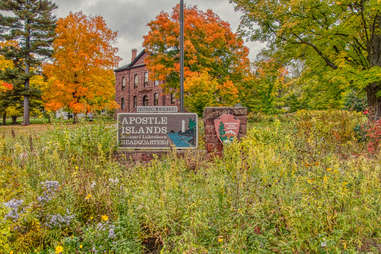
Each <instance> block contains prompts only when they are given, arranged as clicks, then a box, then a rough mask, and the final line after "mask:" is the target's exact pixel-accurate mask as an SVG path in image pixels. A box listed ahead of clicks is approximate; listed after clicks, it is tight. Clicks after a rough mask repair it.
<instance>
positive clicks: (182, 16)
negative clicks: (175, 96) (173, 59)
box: [180, 0, 184, 112]
mask: <svg viewBox="0 0 381 254" xmlns="http://www.w3.org/2000/svg"><path fill="white" fill-rule="evenodd" d="M180 112H184V0H180Z"/></svg>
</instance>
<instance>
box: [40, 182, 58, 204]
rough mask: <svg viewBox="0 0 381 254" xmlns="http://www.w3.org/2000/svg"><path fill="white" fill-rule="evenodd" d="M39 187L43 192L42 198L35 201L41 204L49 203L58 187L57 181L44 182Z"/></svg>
mask: <svg viewBox="0 0 381 254" xmlns="http://www.w3.org/2000/svg"><path fill="white" fill-rule="evenodd" d="M41 185H42V186H43V189H44V192H43V193H42V196H39V197H37V200H38V201H39V202H41V203H46V202H49V201H50V200H51V199H52V198H53V197H52V196H53V195H54V194H55V193H56V191H57V190H58V188H59V186H60V185H59V183H58V182H57V181H45V182H42V183H41Z"/></svg>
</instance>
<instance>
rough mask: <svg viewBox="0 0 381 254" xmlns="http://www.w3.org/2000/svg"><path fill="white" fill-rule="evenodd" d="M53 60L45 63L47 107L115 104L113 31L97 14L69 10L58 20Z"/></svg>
mask: <svg viewBox="0 0 381 254" xmlns="http://www.w3.org/2000/svg"><path fill="white" fill-rule="evenodd" d="M56 33H57V37H56V39H55V41H54V43H53V47H54V54H53V58H54V62H53V63H52V64H47V65H45V66H44V73H45V74H46V76H47V77H48V78H49V84H48V87H47V88H46V90H45V91H44V95H43V99H44V101H45V107H46V109H48V110H52V111H56V110H59V109H62V108H65V109H66V110H70V111H72V112H73V113H74V114H77V113H86V112H90V111H95V110H103V109H112V108H115V107H117V104H116V102H115V101H114V93H115V90H114V83H115V81H114V73H113V68H114V67H116V66H117V64H118V62H119V60H120V59H119V57H117V56H116V53H117V48H114V47H112V45H111V43H113V42H114V41H115V38H116V36H117V33H116V32H113V31H111V30H110V29H109V28H108V27H107V25H106V23H105V21H104V19H103V18H102V17H100V16H97V17H86V16H85V15H84V14H82V13H81V12H79V13H74V14H73V13H70V14H69V15H68V16H67V17H66V18H61V19H59V20H58V23H57V28H56Z"/></svg>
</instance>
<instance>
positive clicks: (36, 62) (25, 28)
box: [0, 0, 57, 125]
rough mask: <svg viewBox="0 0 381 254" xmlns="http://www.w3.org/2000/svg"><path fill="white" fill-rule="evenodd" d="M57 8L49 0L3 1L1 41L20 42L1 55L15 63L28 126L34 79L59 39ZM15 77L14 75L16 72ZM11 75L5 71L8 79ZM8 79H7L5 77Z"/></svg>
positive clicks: (6, 48) (4, 48) (0, 23)
mask: <svg viewBox="0 0 381 254" xmlns="http://www.w3.org/2000/svg"><path fill="white" fill-rule="evenodd" d="M56 8H57V6H56V5H55V4H54V3H52V1H49V0H1V2H0V11H5V12H3V13H0V31H1V34H0V40H5V41H16V42H17V44H18V45H17V46H14V45H13V46H12V45H11V46H7V47H3V48H2V49H1V54H2V55H4V56H5V57H6V58H7V59H10V60H12V61H13V62H14V66H15V68H16V72H17V75H18V76H19V77H18V79H19V80H21V81H20V82H19V83H17V84H15V85H16V86H20V87H22V89H21V91H22V96H23V97H24V125H28V124H29V112H30V97H31V96H33V95H34V92H33V91H32V90H31V89H30V78H31V77H32V76H34V75H36V74H38V72H39V71H40V70H41V63H42V62H43V61H45V60H46V59H47V58H49V57H50V56H51V54H52V48H51V44H52V42H53V39H54V36H55V32H54V30H55V25H56V18H55V16H54V15H53V10H55V9H56ZM13 74H14V72H13ZM7 75H8V74H7V72H3V73H2V76H3V79H4V80H7V79H9V78H7V77H6V76H7ZM4 76H5V77H4Z"/></svg>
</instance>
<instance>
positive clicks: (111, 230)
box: [108, 225, 115, 239]
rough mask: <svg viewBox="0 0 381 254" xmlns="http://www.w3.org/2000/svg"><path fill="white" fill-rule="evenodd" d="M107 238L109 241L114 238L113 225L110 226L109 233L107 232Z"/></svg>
mask: <svg viewBox="0 0 381 254" xmlns="http://www.w3.org/2000/svg"><path fill="white" fill-rule="evenodd" d="M108 237H109V238H110V239H114V238H115V226H114V225H111V227H110V229H109V231H108Z"/></svg>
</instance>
